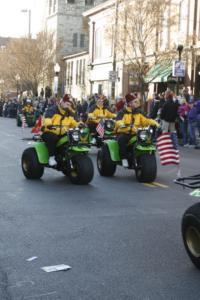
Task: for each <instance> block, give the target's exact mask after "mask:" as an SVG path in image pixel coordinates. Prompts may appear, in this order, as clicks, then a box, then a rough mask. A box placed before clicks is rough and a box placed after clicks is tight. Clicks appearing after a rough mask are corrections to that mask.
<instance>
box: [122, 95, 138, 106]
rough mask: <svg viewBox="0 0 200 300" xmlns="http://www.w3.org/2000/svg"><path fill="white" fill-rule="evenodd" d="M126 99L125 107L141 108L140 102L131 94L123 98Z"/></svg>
mask: <svg viewBox="0 0 200 300" xmlns="http://www.w3.org/2000/svg"><path fill="white" fill-rule="evenodd" d="M125 98H126V104H127V106H130V107H132V108H138V107H140V106H141V103H140V100H139V99H138V98H137V96H136V95H133V94H127V95H126V96H125Z"/></svg>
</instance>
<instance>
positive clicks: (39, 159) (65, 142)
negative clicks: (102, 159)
mask: <svg viewBox="0 0 200 300" xmlns="http://www.w3.org/2000/svg"><path fill="white" fill-rule="evenodd" d="M57 127H60V126H51V128H57ZM80 137H81V129H80V128H75V129H70V130H69V131H68V132H66V134H65V135H64V136H62V137H61V138H60V140H59V141H58V143H57V146H56V147H57V151H56V155H55V159H56V161H57V165H56V166H54V167H50V166H49V164H48V161H49V153H48V149H47V147H46V145H45V143H44V141H43V140H42V137H41V136H40V135H36V136H34V140H35V141H34V142H33V144H32V147H30V148H27V149H26V150H24V152H23V154H22V158H21V165H22V171H23V173H24V176H25V177H26V178H27V179H39V178H41V177H42V175H43V173H44V168H45V167H48V168H52V169H56V170H57V171H61V172H63V174H64V175H65V176H68V177H69V179H70V181H71V182H72V183H74V184H88V183H89V182H90V181H91V180H92V178H93V175H94V167H93V163H92V160H91V158H90V157H89V156H88V155H87V154H88V152H89V150H90V149H89V148H88V147H86V146H84V145H81V144H80Z"/></svg>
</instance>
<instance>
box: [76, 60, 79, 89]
mask: <svg viewBox="0 0 200 300" xmlns="http://www.w3.org/2000/svg"><path fill="white" fill-rule="evenodd" d="M78 71H79V61H78V60H77V61H76V85H78Z"/></svg>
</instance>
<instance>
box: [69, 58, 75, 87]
mask: <svg viewBox="0 0 200 300" xmlns="http://www.w3.org/2000/svg"><path fill="white" fill-rule="evenodd" d="M73 69H74V63H73V61H72V62H71V74H70V82H71V84H73Z"/></svg>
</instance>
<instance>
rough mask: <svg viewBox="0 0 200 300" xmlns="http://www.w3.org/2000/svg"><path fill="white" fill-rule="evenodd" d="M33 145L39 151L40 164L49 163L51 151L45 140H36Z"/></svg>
mask: <svg viewBox="0 0 200 300" xmlns="http://www.w3.org/2000/svg"><path fill="white" fill-rule="evenodd" d="M33 147H34V148H35V151H36V153H37V157H38V160H39V163H40V164H48V161H49V152H48V149H47V147H46V145H45V143H43V142H35V143H33Z"/></svg>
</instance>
